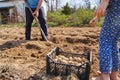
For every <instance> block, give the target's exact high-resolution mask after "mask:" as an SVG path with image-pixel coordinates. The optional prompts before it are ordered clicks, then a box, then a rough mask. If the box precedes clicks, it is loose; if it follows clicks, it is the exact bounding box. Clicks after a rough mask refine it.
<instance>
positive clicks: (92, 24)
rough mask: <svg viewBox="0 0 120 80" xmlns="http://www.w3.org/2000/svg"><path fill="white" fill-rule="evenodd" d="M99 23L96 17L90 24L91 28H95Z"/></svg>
mask: <svg viewBox="0 0 120 80" xmlns="http://www.w3.org/2000/svg"><path fill="white" fill-rule="evenodd" d="M97 23H98V17H97V16H96V17H94V18H93V19H92V20H90V23H89V25H90V26H91V27H95V25H96V24H97Z"/></svg>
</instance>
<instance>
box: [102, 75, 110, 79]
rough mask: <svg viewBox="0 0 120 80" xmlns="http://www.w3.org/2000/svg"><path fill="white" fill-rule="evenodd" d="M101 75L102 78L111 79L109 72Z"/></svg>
mask: <svg viewBox="0 0 120 80" xmlns="http://www.w3.org/2000/svg"><path fill="white" fill-rule="evenodd" d="M101 77H102V79H101V80H110V75H109V74H104V73H101Z"/></svg>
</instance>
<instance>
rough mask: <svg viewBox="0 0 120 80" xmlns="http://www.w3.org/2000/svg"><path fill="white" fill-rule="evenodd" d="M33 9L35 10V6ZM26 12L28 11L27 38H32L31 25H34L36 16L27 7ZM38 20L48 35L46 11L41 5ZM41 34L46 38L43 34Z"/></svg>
mask: <svg viewBox="0 0 120 80" xmlns="http://www.w3.org/2000/svg"><path fill="white" fill-rule="evenodd" d="M32 11H33V12H34V11H35V8H32ZM25 12H26V26H25V38H26V40H30V39H31V25H32V22H33V19H34V18H33V16H32V14H31V13H30V11H29V9H28V8H27V7H26V8H25ZM38 20H39V23H40V26H41V28H42V30H43V32H44V33H45V36H46V37H48V30H47V24H46V20H45V13H44V8H43V7H41V8H40V10H39V16H38ZM41 36H42V38H43V39H44V37H43V35H41Z"/></svg>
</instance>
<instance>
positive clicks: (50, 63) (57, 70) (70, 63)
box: [46, 47, 92, 80]
mask: <svg viewBox="0 0 120 80" xmlns="http://www.w3.org/2000/svg"><path fill="white" fill-rule="evenodd" d="M91 55H92V53H91V51H85V53H82V54H77V53H69V52H65V51H63V50H62V49H61V48H59V47H56V48H54V49H52V50H51V52H49V53H48V54H47V56H46V73H47V74H50V75H55V76H58V75H61V76H64V75H65V76H67V75H70V74H71V73H74V74H76V75H77V76H78V78H79V79H80V80H89V74H90V66H91V60H92V59H91V58H92V57H91Z"/></svg>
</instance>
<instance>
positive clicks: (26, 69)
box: [0, 27, 120, 80]
mask: <svg viewBox="0 0 120 80" xmlns="http://www.w3.org/2000/svg"><path fill="white" fill-rule="evenodd" d="M99 32H100V28H97V27H95V28H88V27H84V28H61V27H55V28H49V37H48V39H49V40H50V41H51V42H53V43H54V44H49V43H47V42H45V41H40V38H41V36H40V32H39V29H38V28H32V39H31V40H30V41H26V40H24V39H25V38H24V28H0V80H30V77H31V76H35V75H36V74H37V73H40V72H41V73H42V71H43V69H44V68H45V66H46V60H45V56H46V54H47V53H48V52H50V51H51V49H53V48H54V47H56V46H59V47H60V48H62V49H63V50H64V51H69V52H74V53H82V52H83V51H84V49H86V48H89V49H90V50H91V51H92V52H93V56H92V58H93V59H92V61H93V62H92V66H91V73H90V78H92V77H95V76H97V70H98V57H97V53H98V37H99ZM37 77H38V76H37ZM119 77H120V75H119ZM36 80H37V79H36Z"/></svg>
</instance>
